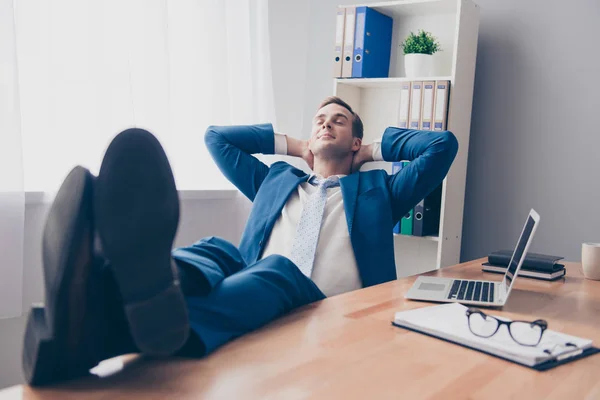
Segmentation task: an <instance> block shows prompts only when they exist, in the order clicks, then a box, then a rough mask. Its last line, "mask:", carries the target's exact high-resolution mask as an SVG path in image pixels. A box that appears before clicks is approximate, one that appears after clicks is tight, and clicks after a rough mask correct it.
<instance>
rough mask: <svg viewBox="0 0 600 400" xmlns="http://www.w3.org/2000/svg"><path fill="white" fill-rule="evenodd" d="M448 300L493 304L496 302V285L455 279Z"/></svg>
mask: <svg viewBox="0 0 600 400" xmlns="http://www.w3.org/2000/svg"><path fill="white" fill-rule="evenodd" d="M448 298H449V299H456V300H471V301H483V302H486V303H491V302H493V301H494V284H493V283H490V282H479V281H462V280H460V279H455V280H454V282H453V283H452V288H451V289H450V294H449V295H448Z"/></svg>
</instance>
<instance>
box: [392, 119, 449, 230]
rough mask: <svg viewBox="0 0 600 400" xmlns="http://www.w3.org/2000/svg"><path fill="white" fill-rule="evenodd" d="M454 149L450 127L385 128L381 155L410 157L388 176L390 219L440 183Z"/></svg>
mask: <svg viewBox="0 0 600 400" xmlns="http://www.w3.org/2000/svg"><path fill="white" fill-rule="evenodd" d="M457 152H458V141H457V140H456V137H455V136H454V134H453V133H452V132H450V131H441V132H440V131H419V130H411V129H400V128H393V127H390V128H387V129H386V130H385V133H384V134H383V138H382V141H381V154H382V157H383V159H384V160H385V161H410V162H409V163H408V165H407V166H405V167H404V168H402V169H401V170H400V171H399V172H398V173H397V174H395V175H391V176H390V177H389V180H388V186H389V189H390V192H391V193H392V215H393V218H394V223H395V222H396V221H398V220H400V218H402V216H403V215H404V214H405V213H406V212H407V211H408V210H410V209H411V208H412V207H414V206H415V205H416V204H417V203H418V202H419V201H421V200H422V199H423V198H425V196H427V195H428V194H429V193H431V192H432V191H433V190H434V189H435V188H436V187H437V186H438V185H439V184H440V183H442V181H443V180H444V178H445V177H446V174H447V173H448V170H449V169H450V166H451V165H452V162H453V161H454V158H455V157H456V153H457Z"/></svg>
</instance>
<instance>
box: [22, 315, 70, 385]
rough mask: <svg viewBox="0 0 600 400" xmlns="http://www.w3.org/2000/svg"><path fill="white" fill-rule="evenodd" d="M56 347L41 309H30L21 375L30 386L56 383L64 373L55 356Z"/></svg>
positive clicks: (59, 361)
mask: <svg viewBox="0 0 600 400" xmlns="http://www.w3.org/2000/svg"><path fill="white" fill-rule="evenodd" d="M57 350H58V349H57V345H56V342H55V340H54V338H52V337H51V336H50V334H49V331H48V328H47V325H46V315H45V312H44V308H43V307H32V308H31V312H30V313H29V317H28V318H27V326H26V328H25V339H24V343H23V374H24V376H25V380H26V381H27V382H28V383H29V384H30V385H32V386H42V385H45V384H48V383H52V382H55V381H58V380H60V379H61V378H62V375H63V374H64V373H65V369H64V366H63V365H60V363H61V360H60V359H59V358H58V357H57V356H56V355H57V352H58V351H57Z"/></svg>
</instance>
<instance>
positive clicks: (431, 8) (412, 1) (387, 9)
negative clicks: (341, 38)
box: [341, 0, 458, 18]
mask: <svg viewBox="0 0 600 400" xmlns="http://www.w3.org/2000/svg"><path fill="white" fill-rule="evenodd" d="M457 3H458V2H457V0H404V1H386V2H382V3H370V4H357V5H356V6H357V7H360V6H367V7H370V8H374V9H375V10H377V11H379V12H381V13H383V14H386V15H388V16H390V17H392V18H402V17H411V16H421V15H431V14H449V13H456V10H457ZM341 7H348V6H344V5H342V6H341Z"/></svg>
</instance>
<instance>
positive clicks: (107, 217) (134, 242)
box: [94, 129, 190, 356]
mask: <svg viewBox="0 0 600 400" xmlns="http://www.w3.org/2000/svg"><path fill="white" fill-rule="evenodd" d="M94 203H95V220H96V221H97V229H98V234H99V236H100V240H101V243H102V249H103V252H104V255H105V256H106V257H107V258H108V260H109V261H110V264H111V268H112V271H113V273H114V277H115V279H116V282H117V286H118V287H119V290H120V292H121V295H122V297H123V302H124V306H125V314H126V317H127V320H128V323H129V328H130V330H131V335H132V337H133V340H134V342H135V344H136V346H137V347H138V348H139V349H140V351H142V352H143V353H145V354H149V355H153V356H165V355H171V354H173V353H175V352H176V351H177V350H178V349H179V348H181V347H182V346H183V345H184V343H185V342H186V340H187V338H188V335H189V332H190V327H189V322H188V315H187V308H186V305H185V301H184V297H183V293H182V291H181V289H180V286H179V281H178V280H177V273H176V269H175V266H174V263H173V260H172V259H171V249H172V245H173V240H174V238H175V233H176V232H177V225H178V222H179V198H178V195H177V190H176V187H175V180H174V178H173V173H172V171H171V167H170V165H169V162H168V160H167V156H166V154H165V152H164V151H163V149H162V147H161V146H160V143H159V142H158V140H157V139H156V138H155V137H154V136H153V135H152V134H151V133H149V132H147V131H145V130H143V129H128V130H126V131H124V132H121V133H120V134H119V135H117V136H116V137H115V138H114V139H113V141H112V142H111V144H110V146H109V147H108V149H107V150H106V153H105V155H104V159H103V161H102V167H101V168H100V173H99V175H98V178H97V184H96V196H95V201H94Z"/></svg>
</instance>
